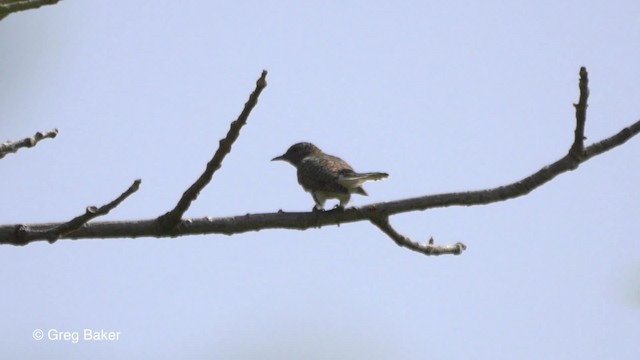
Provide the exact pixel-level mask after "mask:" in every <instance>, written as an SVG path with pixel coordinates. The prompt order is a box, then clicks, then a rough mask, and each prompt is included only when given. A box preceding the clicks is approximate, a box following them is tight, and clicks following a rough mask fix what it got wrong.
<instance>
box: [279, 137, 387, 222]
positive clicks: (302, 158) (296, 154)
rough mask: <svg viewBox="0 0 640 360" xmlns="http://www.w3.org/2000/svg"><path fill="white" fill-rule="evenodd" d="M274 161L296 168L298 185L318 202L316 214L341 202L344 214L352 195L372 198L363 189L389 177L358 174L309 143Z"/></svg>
mask: <svg viewBox="0 0 640 360" xmlns="http://www.w3.org/2000/svg"><path fill="white" fill-rule="evenodd" d="M271 161H286V162H288V163H290V164H291V165H293V166H295V167H296V169H297V175H298V183H299V184H300V185H301V186H302V188H303V189H304V190H305V191H307V192H309V193H311V196H312V197H313V200H314V201H315V205H314V207H313V209H312V210H313V211H318V210H324V204H325V202H326V200H327V199H338V201H339V205H336V208H339V209H343V210H344V208H345V206H347V204H348V203H349V200H351V194H359V195H364V196H368V195H369V194H367V192H366V191H365V190H364V189H363V188H362V184H363V183H365V182H367V181H376V180H382V179H384V178H387V177H388V176H389V174H387V173H384V172H367V173H357V172H355V171H354V170H353V168H352V167H351V166H350V165H349V164H347V162H346V161H344V160H342V159H341V158H339V157H336V156H333V155H329V154H325V153H324V152H323V151H322V150H320V148H318V147H317V146H315V145H313V144H312V143H309V142H300V143H297V144H294V145H291V147H289V149H288V150H287V152H286V153H284V154H282V155H280V156H276V157H274V158H273V159H271Z"/></svg>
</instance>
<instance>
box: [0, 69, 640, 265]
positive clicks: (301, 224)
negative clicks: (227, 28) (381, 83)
mask: <svg viewBox="0 0 640 360" xmlns="http://www.w3.org/2000/svg"><path fill="white" fill-rule="evenodd" d="M263 76H264V74H263ZM580 84H581V86H580V91H581V93H580V101H579V102H578V106H577V108H582V109H585V110H586V108H587V103H586V101H587V95H588V87H587V84H588V79H587V73H586V69H584V71H582V69H581V82H580ZM256 91H257V90H256ZM254 95H255V92H254V94H252V96H254ZM256 96H257V95H256ZM250 100H251V99H250ZM249 110H250V109H249ZM249 110H247V106H245V112H247V116H248V111H249ZM243 113H244V112H243ZM576 114H577V115H576V123H577V125H576V138H575V139H574V144H573V145H572V147H571V150H569V152H568V153H567V154H566V155H565V156H564V157H562V158H560V159H559V160H557V161H556V162H554V163H552V164H550V165H548V166H545V167H544V168H542V169H540V170H538V171H537V172H535V173H534V174H532V175H530V176H528V177H525V178H524V179H522V180H520V181H516V182H514V183H511V184H508V185H505V186H499V187H496V188H491V189H486V190H479V191H468V192H455V193H445V194H436V195H428V196H421V197H415V198H409V199H403V200H396V201H390V202H381V203H375V204H371V205H365V206H362V207H353V208H348V209H345V210H339V209H336V210H330V211H325V212H295V213H293V212H291V213H287V212H284V211H282V210H280V211H278V212H276V213H265V214H246V215H239V216H232V217H223V218H197V219H180V218H181V216H182V214H180V215H179V218H178V220H174V221H177V225H176V226H174V227H171V228H167V227H162V226H158V219H157V218H156V219H149V220H139V221H117V222H92V223H84V225H83V226H81V227H79V228H77V230H75V231H72V232H69V233H65V234H61V235H59V237H60V238H64V239H73V240H75V239H95V238H102V239H122V238H137V237H178V236H185V235H202V234H225V235H233V234H239V233H243V232H248V231H260V230H264V229H293V230H306V229H310V228H320V227H323V226H330V225H340V224H344V223H351V222H356V221H364V220H366V221H369V222H372V223H373V224H374V225H376V226H377V227H378V228H379V229H380V230H382V231H383V232H384V233H385V234H387V235H388V236H389V237H391V238H392V239H393V240H394V241H395V242H396V244H398V245H400V246H403V247H406V248H409V249H411V250H414V251H418V252H420V253H423V254H427V255H436V254H458V253H460V252H462V251H463V250H465V248H466V247H465V246H464V244H462V243H457V244H454V245H445V246H436V245H434V243H433V241H432V240H430V241H429V243H428V244H421V243H419V242H415V241H413V240H411V239H409V238H408V237H405V236H403V235H402V234H399V233H398V232H397V231H396V230H395V229H393V227H391V225H390V224H389V216H392V215H395V214H400V213H405V212H411V211H416V210H427V209H433V208H439V207H447V206H471V205H484V204H489V203H494V202H499V201H504V200H507V199H513V198H516V197H519V196H523V195H526V194H528V193H529V192H531V191H533V190H534V189H536V188H538V187H540V186H542V185H543V184H545V183H547V182H549V181H551V180H552V179H553V178H555V177H556V176H558V175H560V174H562V173H565V172H568V171H571V170H574V169H576V168H577V167H578V166H579V165H580V164H582V163H583V162H585V161H587V160H589V159H591V158H592V157H595V156H597V155H600V154H602V153H604V152H606V151H608V150H611V149H613V148H615V147H617V146H620V145H622V144H624V143H625V142H626V141H628V140H629V139H631V138H632V137H634V136H636V135H637V134H638V133H640V121H637V122H635V123H634V124H632V125H630V126H628V127H626V128H624V129H622V130H621V131H620V132H618V133H617V134H615V135H613V136H611V137H609V138H606V139H604V140H601V141H599V142H596V143H594V144H592V145H590V146H588V147H586V148H583V147H584V145H583V140H584V139H583V138H584V124H582V125H580V124H581V123H582V122H583V121H584V119H586V112H583V111H578V110H577V111H576ZM241 116H242V115H241ZM232 126H233V125H232ZM230 133H231V131H230ZM235 137H237V132H236V135H235ZM223 141H224V140H223ZM576 143H577V144H578V145H576ZM221 144H222V142H221ZM228 146H229V147H230V143H229V144H228ZM221 147H222V146H221ZM575 149H578V150H575ZM219 151H220V149H219ZM227 152H228V151H227ZM216 154H217V153H216ZM215 158H216V156H214V159H215ZM220 161H221V160H220ZM212 163H213V160H212V161H211V162H210V163H209V165H208V167H209V166H212V165H211V164H212ZM219 166H220V165H219V163H218V165H217V167H219ZM203 176H204V174H203ZM209 180H210V179H209ZM206 181H208V180H206ZM204 185H206V182H205V183H204ZM194 186H195V184H194ZM198 191H199V190H198ZM196 195H197V191H196ZM192 200H193V199H191V201H192ZM187 206H188V204H187ZM61 225H64V223H63V224H60V223H53V224H33V225H28V226H26V225H20V226H16V225H5V226H0V244H13V245H25V244H27V243H30V242H35V241H43V240H49V237H47V236H46V234H47V230H48V229H54V228H57V227H59V226H61ZM20 229H23V230H24V231H23V233H24V236H22V237H19V236H16V233H17V232H20ZM27 230H28V231H27ZM18 239H19V240H18Z"/></svg>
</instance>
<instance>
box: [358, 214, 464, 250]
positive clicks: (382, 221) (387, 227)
mask: <svg viewBox="0 0 640 360" xmlns="http://www.w3.org/2000/svg"><path fill="white" fill-rule="evenodd" d="M371 222H372V223H373V224H374V225H375V226H377V227H378V228H379V229H380V230H382V232H383V233H385V234H387V235H388V236H389V237H390V238H391V239H392V240H393V241H395V242H396V244H398V246H402V247H406V248H407V249H409V250H413V251H416V252H419V253H421V254H424V255H445V254H448V255H460V254H462V252H463V251H464V250H466V249H467V246H466V245H465V244H463V243H461V242H458V243H456V244H454V245H435V244H434V240H433V238H431V239H429V242H428V243H427V244H421V243H419V242H417V241H413V240H411V239H410V238H408V237H406V236H404V235H402V234H400V233H398V232H397V231H396V230H395V229H394V228H393V227H392V226H391V224H390V223H389V217H388V216H373V217H371Z"/></svg>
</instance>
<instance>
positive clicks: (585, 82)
mask: <svg viewBox="0 0 640 360" xmlns="http://www.w3.org/2000/svg"><path fill="white" fill-rule="evenodd" d="M578 88H579V89H580V98H579V99H578V103H577V104H573V106H574V107H575V108H576V130H575V131H574V139H573V144H572V145H571V149H570V150H569V154H570V155H571V156H573V157H576V158H580V157H581V156H583V155H584V140H585V139H586V137H585V136H584V125H585V122H586V121H587V107H588V106H589V105H587V100H588V99H589V73H588V72H587V68H585V67H584V66H583V67H581V68H580V81H579V82H578Z"/></svg>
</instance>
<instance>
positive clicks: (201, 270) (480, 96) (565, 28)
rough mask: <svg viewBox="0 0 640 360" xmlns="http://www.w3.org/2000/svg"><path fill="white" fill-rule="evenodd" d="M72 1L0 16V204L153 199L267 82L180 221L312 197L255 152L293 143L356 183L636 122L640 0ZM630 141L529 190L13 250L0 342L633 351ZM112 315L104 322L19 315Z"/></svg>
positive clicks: (379, 354)
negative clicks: (307, 224)
mask: <svg viewBox="0 0 640 360" xmlns="http://www.w3.org/2000/svg"><path fill="white" fill-rule="evenodd" d="M150 4H151V2H136V1H115V0H114V1H108V2H107V1H104V2H98V1H91V2H81V1H63V2H61V3H60V4H58V5H55V6H50V7H45V8H41V9H39V10H35V11H29V12H23V13H18V14H13V15H10V16H9V17H7V18H6V19H4V20H2V21H0V64H1V66H0V119H2V120H1V121H0V134H1V135H0V141H5V140H9V139H12V140H17V139H21V138H23V137H25V136H31V135H33V133H35V132H36V131H44V130H49V129H51V128H54V127H57V128H58V129H59V130H60V134H59V136H58V138H56V139H55V140H47V141H45V142H42V143H41V144H39V145H38V146H37V147H36V148H34V149H29V150H22V151H20V152H18V153H17V154H12V155H9V156H7V157H5V158H4V159H2V160H0V169H1V171H2V174H3V184H4V186H3V187H2V190H0V194H1V196H2V199H3V201H2V204H1V205H0V223H1V224H13V223H37V222H49V221H64V220H68V219H70V218H72V217H74V216H76V215H78V214H80V213H82V211H84V208H85V207H86V206H88V205H101V204H104V203H106V202H108V201H111V200H112V199H113V198H115V197H116V196H117V195H119V194H120V193H121V192H122V191H124V190H125V189H126V188H127V187H128V186H129V185H130V184H131V182H133V180H134V179H136V178H142V180H143V183H142V187H141V189H140V191H138V193H136V194H135V195H133V196H132V197H131V198H130V199H129V200H127V201H126V202H125V203H124V204H122V205H121V206H120V207H118V208H117V209H116V210H114V211H113V212H112V213H111V214H109V215H108V216H106V217H104V218H103V220H125V219H140V218H152V217H155V216H157V215H159V214H162V213H164V212H165V211H167V210H168V209H169V208H171V207H172V206H173V205H174V204H175V202H176V201H177V199H178V198H179V196H180V195H181V194H182V192H183V191H184V190H185V189H186V187H187V186H189V185H190V184H191V183H192V182H193V180H195V179H196V177H197V176H198V175H199V174H200V173H201V172H202V170H203V169H204V166H205V164H206V162H207V161H208V160H209V159H210V157H211V155H212V154H213V152H214V151H215V149H216V147H217V145H218V140H219V139H220V138H221V137H223V136H224V135H225V134H226V131H227V129H228V126H229V122H230V121H231V120H233V119H235V118H236V117H237V115H238V114H239V112H240V111H241V109H242V106H243V104H244V102H245V101H246V99H247V97H248V95H249V93H250V92H251V91H252V90H253V89H254V86H255V80H256V79H257V78H258V77H259V75H260V72H261V71H262V69H267V70H268V71H269V76H268V82H269V86H268V87H267V88H266V89H265V91H264V92H263V94H262V96H261V98H260V102H259V104H258V106H257V107H256V109H255V110H254V111H253V113H252V115H251V117H250V119H249V122H248V124H247V126H246V127H245V128H244V129H243V130H242V133H241V136H240V138H239V140H238V141H237V142H236V144H235V145H234V148H233V151H232V153H231V154H230V155H229V156H228V157H227V158H226V159H225V161H224V163H223V167H222V169H221V170H220V171H219V172H218V173H217V174H216V175H215V177H214V180H213V181H212V183H211V184H210V185H209V186H208V187H207V188H206V189H205V190H204V191H203V192H202V194H201V196H200V197H199V198H198V200H197V201H196V202H195V203H194V205H193V206H192V208H191V209H190V210H189V211H188V213H187V216H188V217H202V216H227V215H237V214H244V213H247V212H251V213H254V212H273V211H277V210H278V209H284V210H291V211H303V210H309V209H310V208H311V207H312V205H313V202H312V200H311V197H310V196H309V195H308V194H306V193H304V192H303V191H302V189H301V188H300V187H299V186H298V184H297V183H296V180H295V171H294V169H293V168H292V167H291V166H288V165H286V164H283V163H271V162H270V161H269V160H270V159H271V158H272V157H274V156H276V155H279V154H281V153H282V152H284V151H285V150H286V149H287V147H289V146H290V145H291V144H293V143H295V142H298V141H301V140H307V141H312V142H314V143H316V145H318V146H320V147H321V148H323V149H324V150H325V151H327V152H329V153H332V154H336V155H339V156H341V157H343V158H344V159H346V160H347V161H349V162H350V163H351V164H352V165H353V166H354V167H355V168H356V170H361V171H386V172H388V173H389V174H390V175H391V176H390V178H389V179H387V180H385V181H383V182H377V183H372V184H367V186H366V188H367V191H368V192H369V194H370V197H369V198H365V197H359V196H358V197H354V198H353V199H352V204H354V205H363V204H367V203H369V202H377V201H385V200H395V199H399V198H404V197H409V196H417V195H424V194H435V193H440V192H449V191H462V190H474V189H482V188H486V187H493V186H498V185H503V184H506V183H509V182H512V181H514V180H517V179H520V178H522V177H524V176H526V175H529V174H530V173H532V172H534V171H536V170H538V169H539V168H540V167H542V166H544V165H545V164H548V163H550V162H552V161H555V160H556V159H558V158H560V157H561V156H563V155H564V154H565V153H566V151H567V149H568V148H569V146H570V143H571V141H572V137H573V129H574V125H575V118H574V109H573V106H572V103H574V102H576V101H577V99H578V88H577V81H578V70H579V68H580V66H583V65H584V66H586V67H587V69H588V70H589V73H590V80H591V98H590V101H589V105H590V106H589V113H588V120H587V130H586V136H587V137H588V141H587V143H590V141H596V140H600V139H602V138H604V137H607V136H610V135H612V134H613V133H615V132H617V131H619V130H620V129H622V128H623V127H624V126H627V125H629V124H631V123H632V122H634V121H636V120H637V119H638V118H639V117H640V103H639V102H638V99H640V81H639V79H640V66H638V59H639V58H640V47H639V45H638V44H640V23H639V22H638V18H639V16H640V2H638V1H632V0H628V1H590V2H584V1H537V2H522V1H489V2H486V1H485V2H446V3H445V2H431V3H426V2H421V1H413V2H409V1H402V2H396V3H394V4H390V3H383V2H380V1H342V2H328V3H327V2H322V3H321V2H318V3H309V2H306V3H301V2H294V1H291V2H284V1H280V2H271V3H269V4H267V3H266V2H244V1H242V2H234V3H233V4H219V3H218V2H207V1H180V2H176V1H173V2H168V1H167V2H165V1H158V2H153V7H151V5H150ZM639 151H640V139H633V140H631V141H630V142H629V143H627V144H625V145H624V146H622V147H620V148H617V149H614V150H613V151H611V152H609V153H606V154H604V155H602V156H600V157H597V158H595V159H593V160H591V161H589V162H587V163H585V164H584V165H583V166H581V167H580V168H579V169H578V170H576V171H574V172H571V173H568V174H564V175H562V176H560V177H558V178H556V179H555V180H553V181H552V182H551V183H549V184H547V185H545V186H543V187H542V188H540V189H538V190H536V191H534V192H533V193H531V194H530V195H528V196H525V197H522V198H519V199H516V200H511V201H507V202H503V203H498V204H493V205H489V206H481V207H473V208H450V209H438V210H431V211H428V212H419V213H411V214H405V215H400V216H395V217H393V218H392V219H391V221H392V223H393V224H394V225H395V226H396V227H397V229H398V230H399V231H401V232H403V233H404V234H406V235H408V236H411V237H413V238H414V239H419V240H422V241H426V240H427V239H428V238H429V237H430V236H434V237H435V239H436V241H438V242H440V243H455V242H458V241H462V242H464V243H466V244H467V246H468V250H467V251H466V252H465V253H464V254H463V255H462V256H457V257H454V256H445V257H437V258H429V257H425V256H422V255H420V254H417V253H413V252H410V251H408V250H404V249H401V248H398V247H397V246H396V245H395V244H394V243H393V242H392V241H391V240H390V239H389V238H387V237H386V236H385V235H383V234H382V233H381V232H380V231H379V230H377V229H376V228H374V227H373V226H372V225H370V224H367V223H356V224H348V225H343V226H341V227H339V228H338V227H328V228H324V229H320V230H317V229H314V230H308V231H304V232H299V231H281V230H271V231H261V232H257V233H249V234H242V235H238V236H232V237H227V236H217V235H211V236H198V237H183V238H178V239H136V240H131V239H125V240H110V241H100V240H83V241H76V242H72V241H60V242H58V243H56V244H55V245H49V244H46V243H38V244H32V245H29V246H26V247H20V248H18V247H11V246H2V247H0V270H2V272H3V274H4V281H3V285H2V296H0V309H2V310H0V324H1V325H0V358H3V359H5V358H6V359H10V358H15V359H18V358H24V359H89V358H90V359H114V358H120V359H134V358H135V359H174V358H188V359H191V358H193V359H205V358H206V359H234V360H235V359H425V358H428V359H605V358H609V359H637V358H638V354H640V242H639V241H638V225H637V224H638V214H639V211H640V201H639V200H640V187H638V184H639V183H640V171H639V170H638V165H639V163H638V153H639ZM85 328H90V329H95V330H100V329H105V330H108V331H119V332H121V335H120V339H119V340H118V341H112V342H101V343H98V342H88V341H83V340H80V341H79V342H78V343H76V344H74V343H72V342H69V341H52V340H48V339H46V338H45V339H44V340H41V341H36V340H33V338H32V332H33V331H34V330H35V329H42V330H44V331H45V332H47V331H48V330H50V329H57V330H60V331H70V332H74V331H79V332H82V331H83V329H85Z"/></svg>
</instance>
